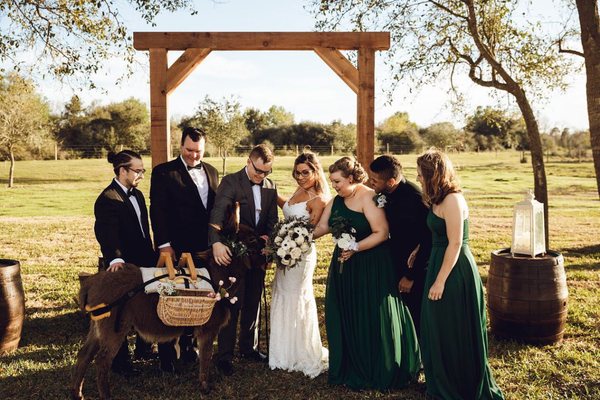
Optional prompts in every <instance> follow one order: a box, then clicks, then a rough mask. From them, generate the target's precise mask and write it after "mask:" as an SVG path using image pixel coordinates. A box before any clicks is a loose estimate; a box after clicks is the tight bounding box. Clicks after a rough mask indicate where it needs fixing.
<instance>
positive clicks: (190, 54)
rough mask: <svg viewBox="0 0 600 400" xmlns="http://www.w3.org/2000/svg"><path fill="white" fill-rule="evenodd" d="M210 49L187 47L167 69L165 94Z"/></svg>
mask: <svg viewBox="0 0 600 400" xmlns="http://www.w3.org/2000/svg"><path fill="white" fill-rule="evenodd" d="M210 52H211V50H210V49H196V48H191V49H187V50H186V51H185V52H184V53H183V54H182V55H180V56H179V58H178V59H177V60H176V61H175V62H174V63H173V65H171V66H170V67H169V69H168V70H167V94H168V93H171V92H172V91H173V90H175V88H177V86H179V84H180V83H181V82H183V81H184V80H185V78H187V77H188V75H189V74H191V73H192V71H193V70H194V68H196V67H197V66H198V64H200V63H201V62H202V61H203V60H204V59H205V58H206V56H208V55H209V54H210Z"/></svg>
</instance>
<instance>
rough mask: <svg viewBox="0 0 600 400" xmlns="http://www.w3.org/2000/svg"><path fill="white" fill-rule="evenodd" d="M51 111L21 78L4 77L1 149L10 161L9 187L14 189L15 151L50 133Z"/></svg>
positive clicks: (0, 103)
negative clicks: (19, 146)
mask: <svg viewBox="0 0 600 400" xmlns="http://www.w3.org/2000/svg"><path fill="white" fill-rule="evenodd" d="M48 121H49V108H48V105H47V104H46V103H45V102H44V101H43V100H42V98H41V96H40V95H38V94H37V93H36V92H35V89H34V86H33V84H32V83H31V82H30V81H27V80H25V79H23V78H22V77H20V76H19V75H17V74H14V73H13V74H10V75H7V76H0V147H1V148H3V149H4V150H6V152H7V153H8V156H9V158H10V168H9V172H8V187H9V188H10V187H12V186H13V183H14V182H13V180H14V171H15V156H14V151H15V147H16V146H18V145H20V144H29V145H35V143H36V142H39V141H41V140H43V139H44V138H45V137H47V135H48V131H49V124H48Z"/></svg>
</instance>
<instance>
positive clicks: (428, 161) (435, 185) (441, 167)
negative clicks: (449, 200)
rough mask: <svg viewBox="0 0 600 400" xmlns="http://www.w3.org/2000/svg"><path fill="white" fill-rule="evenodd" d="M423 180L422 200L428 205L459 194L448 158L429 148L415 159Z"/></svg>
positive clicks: (440, 152)
mask: <svg viewBox="0 0 600 400" xmlns="http://www.w3.org/2000/svg"><path fill="white" fill-rule="evenodd" d="M417 167H418V168H419V170H420V173H421V178H422V180H423V200H425V202H426V203H427V204H429V205H433V204H440V203H441V202H442V201H444V199H445V198H446V196H447V195H449V194H450V193H459V192H461V188H460V184H459V182H458V177H457V176H456V173H455V172H454V166H453V165H452V161H450V159H449V158H448V156H447V155H446V154H445V153H444V152H442V151H441V150H438V149H435V148H431V149H429V150H427V151H426V152H425V153H423V154H421V155H420V156H419V157H418V158H417Z"/></svg>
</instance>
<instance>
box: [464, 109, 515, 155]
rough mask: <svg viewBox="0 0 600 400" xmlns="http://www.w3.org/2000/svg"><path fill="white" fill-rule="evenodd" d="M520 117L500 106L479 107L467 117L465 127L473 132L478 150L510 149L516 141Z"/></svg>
mask: <svg viewBox="0 0 600 400" xmlns="http://www.w3.org/2000/svg"><path fill="white" fill-rule="evenodd" d="M518 119H519V118H515V117H514V116H512V115H510V114H509V113H507V112H506V111H505V110H502V109H499V108H493V107H477V109H476V110H475V113H474V114H473V115H471V116H469V117H468V118H467V124H466V126H465V129H466V130H467V131H469V132H471V133H472V135H473V139H474V140H475V142H476V143H477V145H478V150H496V149H497V148H500V147H503V148H505V149H510V148H513V147H514V145H515V143H516V138H515V136H514V135H515V129H514V128H515V127H516V126H517V125H518Z"/></svg>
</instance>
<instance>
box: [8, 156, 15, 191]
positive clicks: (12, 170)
mask: <svg viewBox="0 0 600 400" xmlns="http://www.w3.org/2000/svg"><path fill="white" fill-rule="evenodd" d="M8 154H9V155H10V168H9V169H8V187H9V188H11V187H13V180H14V174H15V153H14V152H13V148H12V146H10V147H9V148H8Z"/></svg>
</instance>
